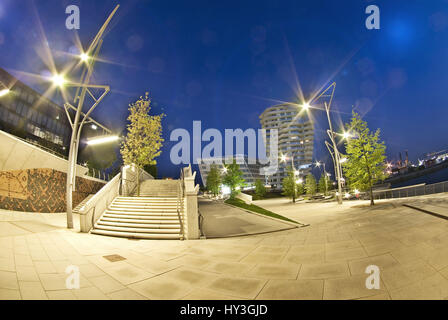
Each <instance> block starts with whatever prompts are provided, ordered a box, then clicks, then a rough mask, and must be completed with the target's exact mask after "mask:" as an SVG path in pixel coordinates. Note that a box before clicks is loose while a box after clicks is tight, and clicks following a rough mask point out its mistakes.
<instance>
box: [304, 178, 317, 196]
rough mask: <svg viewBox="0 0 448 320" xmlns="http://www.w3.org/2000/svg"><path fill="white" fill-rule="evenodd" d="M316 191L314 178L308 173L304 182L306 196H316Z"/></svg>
mask: <svg viewBox="0 0 448 320" xmlns="http://www.w3.org/2000/svg"><path fill="white" fill-rule="evenodd" d="M316 189H317V185H316V178H314V176H313V174H312V173H309V174H308V175H307V176H306V180H305V190H306V194H307V195H309V196H312V195H314V194H316Z"/></svg>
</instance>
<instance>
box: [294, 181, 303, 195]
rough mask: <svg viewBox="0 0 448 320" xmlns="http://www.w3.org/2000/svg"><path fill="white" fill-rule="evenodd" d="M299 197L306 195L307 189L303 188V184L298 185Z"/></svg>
mask: <svg viewBox="0 0 448 320" xmlns="http://www.w3.org/2000/svg"><path fill="white" fill-rule="evenodd" d="M296 190H297V196H301V195H302V194H304V193H305V187H304V186H303V183H298V184H297V189H296Z"/></svg>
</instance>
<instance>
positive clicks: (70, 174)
mask: <svg viewBox="0 0 448 320" xmlns="http://www.w3.org/2000/svg"><path fill="white" fill-rule="evenodd" d="M118 7H119V5H117V6H116V7H115V9H114V10H113V11H112V13H111V14H110V15H109V17H108V18H107V20H106V22H105V23H104V24H103V26H102V27H101V28H100V30H99V32H98V33H97V35H96V36H95V38H94V39H93V41H92V43H91V44H90V46H89V49H88V50H87V54H90V53H92V52H95V56H96V55H97V54H98V50H96V49H97V48H98V44H99V43H101V37H102V36H103V33H104V31H105V29H106V27H107V25H108V24H109V22H110V20H111V19H112V17H113V16H114V14H115V12H116V11H117V10H118ZM98 49H99V48H98ZM93 63H94V59H90V63H89V64H88V65H87V73H85V72H84V73H83V77H82V79H81V80H82V84H81V86H79V88H80V89H81V94H80V95H79V96H78V95H76V97H75V99H79V100H78V107H77V108H76V113H75V118H74V121H73V123H72V128H73V130H72V136H71V139H70V150H69V156H68V170H67V186H66V202H67V228H69V229H72V228H73V191H74V185H75V183H74V182H75V179H76V162H77V155H78V147H79V141H78V140H79V138H78V137H79V136H80V129H81V128H80V127H79V125H80V116H81V113H82V108H83V106H84V100H85V97H86V93H87V89H88V86H89V82H90V78H91V76H92V73H93ZM84 75H85V76H84ZM78 90H79V89H78ZM77 93H78V92H77ZM98 100H100V99H98ZM96 104H97V103H96ZM95 106H96V105H95Z"/></svg>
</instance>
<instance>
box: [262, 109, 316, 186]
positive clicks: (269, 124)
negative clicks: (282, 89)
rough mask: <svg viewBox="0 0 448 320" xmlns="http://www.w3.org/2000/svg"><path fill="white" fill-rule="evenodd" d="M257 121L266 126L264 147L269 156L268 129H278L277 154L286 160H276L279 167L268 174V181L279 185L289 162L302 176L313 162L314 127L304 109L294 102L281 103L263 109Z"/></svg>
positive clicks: (264, 127)
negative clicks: (273, 172)
mask: <svg viewBox="0 0 448 320" xmlns="http://www.w3.org/2000/svg"><path fill="white" fill-rule="evenodd" d="M260 123H261V127H262V128H263V129H266V137H265V141H264V143H265V146H266V154H267V155H268V156H269V152H270V150H269V146H270V145H271V144H270V130H272V129H277V130H278V155H279V156H280V157H281V156H282V155H285V156H286V157H287V160H286V162H281V161H279V170H278V171H277V173H275V174H273V175H272V176H271V177H269V181H270V183H271V184H272V185H273V186H275V187H281V184H282V179H283V178H284V177H285V176H286V171H287V168H288V167H290V166H291V164H292V162H293V165H294V168H295V169H296V170H298V171H299V172H300V176H301V177H304V176H305V175H306V174H307V173H308V172H309V170H310V167H311V164H312V161H313V147H314V127H313V123H312V122H311V121H310V119H309V117H308V115H307V113H306V112H304V111H302V109H300V108H299V107H298V106H297V104H292V103H284V104H279V105H275V106H271V107H269V108H267V109H266V110H265V111H264V112H263V113H262V114H261V115H260Z"/></svg>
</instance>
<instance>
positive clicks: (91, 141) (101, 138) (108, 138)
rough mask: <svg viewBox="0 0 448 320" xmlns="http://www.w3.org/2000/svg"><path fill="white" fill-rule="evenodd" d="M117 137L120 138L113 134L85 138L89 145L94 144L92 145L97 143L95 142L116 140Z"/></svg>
mask: <svg viewBox="0 0 448 320" xmlns="http://www.w3.org/2000/svg"><path fill="white" fill-rule="evenodd" d="M118 139H120V137H118V136H115V135H106V136H99V137H95V138H90V139H88V140H87V144H88V145H89V146H94V145H97V144H102V143H108V142H113V141H117V140H118Z"/></svg>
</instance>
